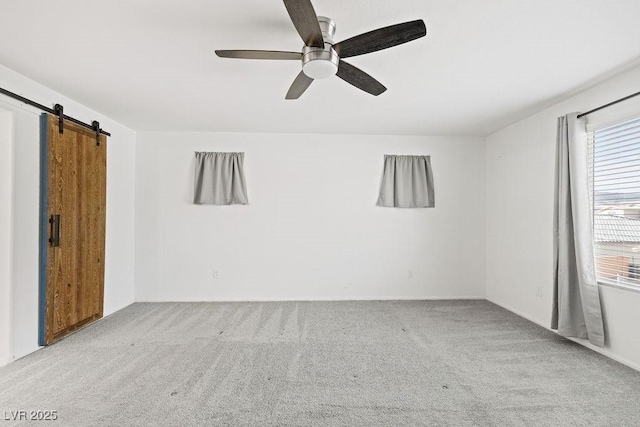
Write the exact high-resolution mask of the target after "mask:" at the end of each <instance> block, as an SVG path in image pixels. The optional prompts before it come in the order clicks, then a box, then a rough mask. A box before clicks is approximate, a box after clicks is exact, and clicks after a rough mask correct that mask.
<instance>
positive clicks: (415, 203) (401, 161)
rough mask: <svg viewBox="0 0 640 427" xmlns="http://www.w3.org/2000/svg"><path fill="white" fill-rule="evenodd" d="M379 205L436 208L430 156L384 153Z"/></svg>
mask: <svg viewBox="0 0 640 427" xmlns="http://www.w3.org/2000/svg"><path fill="white" fill-rule="evenodd" d="M377 205H378V206H388V207H396V208H433V207H435V205H436V204H435V195H434V191H433V172H432V171H431V156H395V155H386V156H384V171H383V173H382V183H381V184H380V196H379V197H378V203H377Z"/></svg>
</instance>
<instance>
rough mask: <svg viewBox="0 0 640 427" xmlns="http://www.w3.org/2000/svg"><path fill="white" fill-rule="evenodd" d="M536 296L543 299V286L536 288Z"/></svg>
mask: <svg viewBox="0 0 640 427" xmlns="http://www.w3.org/2000/svg"><path fill="white" fill-rule="evenodd" d="M536 296H537V297H541V296H542V286H538V287H537V288H536Z"/></svg>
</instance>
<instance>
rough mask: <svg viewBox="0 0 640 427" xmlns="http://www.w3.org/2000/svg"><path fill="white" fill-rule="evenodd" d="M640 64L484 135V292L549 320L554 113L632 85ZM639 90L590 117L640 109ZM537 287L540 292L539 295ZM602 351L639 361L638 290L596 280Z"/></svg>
mask: <svg viewBox="0 0 640 427" xmlns="http://www.w3.org/2000/svg"><path fill="white" fill-rule="evenodd" d="M638 82H640V68H636V69H634V70H631V71H630V72H627V73H625V74H622V75H620V76H618V77H616V78H613V79H611V80H609V81H607V82H605V83H603V84H601V85H598V86H597V87H595V88H593V89H590V90H588V91H585V92H583V93H581V94H579V95H577V96H574V97H572V98H571V99H568V100H566V101H564V102H562V103H560V104H557V105H555V106H553V107H551V108H548V109H546V110H544V111H542V112H540V113H538V114H536V115H534V116H531V117H529V118H528V119H525V120H523V121H521V122H519V123H516V124H514V125H512V126H509V127H507V128H505V129H503V130H501V131H499V132H496V133H495V134H493V135H490V136H489V137H488V138H487V146H486V171H487V187H486V193H487V198H486V208H487V214H486V218H487V229H486V230H487V240H486V241H487V252H486V254H487V268H486V283H487V288H486V289H487V298H488V299H489V300H490V301H493V302H495V303H497V304H499V305H501V306H503V307H505V308H507V309H509V310H512V311H514V312H516V313H518V314H520V315H522V316H524V317H526V318H529V319H531V320H533V321H534V322H537V323H539V324H541V325H543V326H545V327H549V326H550V324H551V303H552V295H551V294H552V290H553V288H552V268H553V257H552V250H553V246H552V233H553V228H552V219H553V218H552V217H553V194H554V190H553V183H554V164H555V143H556V120H557V117H558V116H561V115H563V114H566V113H570V112H573V111H588V110H590V109H592V108H595V107H598V106H600V105H602V104H606V103H608V102H611V101H613V100H615V99H618V98H621V97H623V96H627V95H629V94H631V93H634V92H637V91H638V88H639V86H638ZM638 101H640V100H638V99H637V98H636V99H635V100H634V101H627V102H626V103H624V104H619V106H617V107H612V108H611V109H608V110H604V111H603V112H602V113H596V114H594V115H592V116H589V117H588V120H589V121H590V122H591V123H592V122H593V121H594V120H603V116H608V117H614V116H615V115H618V116H621V117H625V116H627V115H628V114H630V112H631V111H632V110H634V109H635V110H636V113H639V114H640V103H639V102H638ZM538 287H540V288H541V292H542V296H540V297H539V296H537V295H536V294H537V290H538ZM600 294H601V296H602V305H603V310H604V316H605V329H606V332H607V336H608V338H607V340H606V349H605V353H606V354H607V355H609V356H610V357H612V358H614V359H617V360H620V361H622V362H624V363H627V364H629V365H631V366H634V367H636V368H638V369H640V333H638V329H637V328H638V325H640V309H639V308H640V293H635V292H632V291H626V290H619V289H613V288H610V287H601V288H600Z"/></svg>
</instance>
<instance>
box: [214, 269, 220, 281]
mask: <svg viewBox="0 0 640 427" xmlns="http://www.w3.org/2000/svg"><path fill="white" fill-rule="evenodd" d="M213 278H214V279H219V278H220V272H219V271H218V270H213Z"/></svg>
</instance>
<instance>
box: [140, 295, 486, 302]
mask: <svg viewBox="0 0 640 427" xmlns="http://www.w3.org/2000/svg"><path fill="white" fill-rule="evenodd" d="M484 299H485V297H484V295H475V296H459V295H452V296H418V297H405V296H400V297H399V296H395V297H391V296H390V297H350V298H340V297H314V298H211V299H202V298H180V299H162V298H136V302H311V301H440V300H484Z"/></svg>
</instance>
